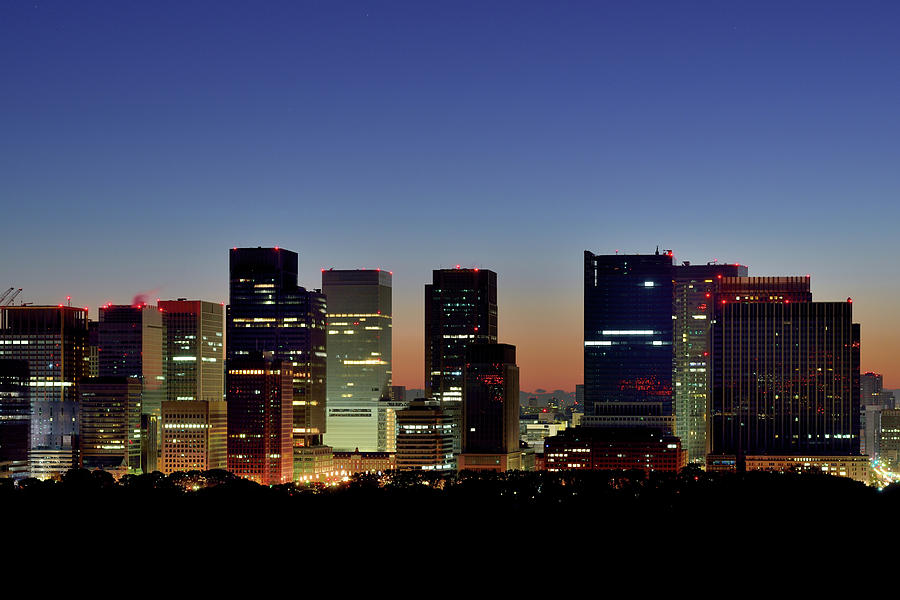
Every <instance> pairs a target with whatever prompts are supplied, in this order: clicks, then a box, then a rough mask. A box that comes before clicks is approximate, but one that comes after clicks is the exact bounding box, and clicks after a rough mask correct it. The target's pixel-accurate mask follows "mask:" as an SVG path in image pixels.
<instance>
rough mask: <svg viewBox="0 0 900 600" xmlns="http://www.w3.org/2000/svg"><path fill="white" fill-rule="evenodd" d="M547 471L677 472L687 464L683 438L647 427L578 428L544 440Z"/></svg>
mask: <svg viewBox="0 0 900 600" xmlns="http://www.w3.org/2000/svg"><path fill="white" fill-rule="evenodd" d="M544 461H545V468H546V470H548V471H607V470H616V471H617V470H630V469H642V470H644V471H647V472H650V471H662V472H670V473H677V472H678V471H680V470H681V469H682V468H684V467H685V466H686V465H687V453H686V452H685V451H684V450H682V448H681V441H680V440H679V439H678V438H677V437H675V436H673V435H666V434H663V433H660V432H658V431H654V430H652V429H648V428H638V427H630V428H627V429H614V428H609V427H603V428H598V427H576V428H572V429H566V430H565V431H563V432H561V433H560V434H559V435H555V436H553V437H548V438H547V439H546V440H544Z"/></svg>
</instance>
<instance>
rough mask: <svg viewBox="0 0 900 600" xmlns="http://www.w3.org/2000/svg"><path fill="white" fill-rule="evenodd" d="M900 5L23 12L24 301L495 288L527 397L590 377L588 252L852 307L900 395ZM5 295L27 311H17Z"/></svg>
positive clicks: (410, 339) (7, 225)
mask: <svg viewBox="0 0 900 600" xmlns="http://www.w3.org/2000/svg"><path fill="white" fill-rule="evenodd" d="M898 23H900V5H898V4H897V3H894V2H849V1H848V2H840V3H838V2H825V1H816V2H813V1H809V2H800V1H795V2H733V1H722V0H719V1H710V2H677V3H675V2H566V3H551V2H542V3H538V2H525V1H522V0H518V1H510V2H501V1H489V2H472V3H465V2H459V1H453V2H446V1H445V2H438V1H429V2H408V3H407V2H371V3H365V2H311V1H310V2H284V3H280V2H266V3H251V2H221V1H219V2H213V1H208V2H91V3H82V2H42V1H40V0H37V1H36V0H32V1H30V2H18V1H15V0H8V1H5V2H2V3H0V207H2V217H0V219H2V221H0V222H2V223H3V224H4V227H3V229H2V236H0V249H2V260H0V288H2V289H6V288H7V287H9V286H13V285H14V286H16V287H23V288H24V291H23V293H22V295H21V296H20V298H19V299H20V300H25V301H31V302H35V303H36V304H41V303H46V304H56V303H58V302H62V301H64V299H65V296H66V295H67V294H71V295H72V297H73V303H74V304H76V305H79V306H89V307H91V312H92V314H96V310H97V306H99V305H100V304H102V303H104V302H107V301H112V302H117V303H127V302H130V301H131V299H132V297H133V296H134V295H135V294H136V293H138V292H142V291H149V292H150V296H151V297H152V298H155V297H162V298H175V297H190V298H202V299H209V300H215V301H227V283H228V262H227V261H228V248H231V247H232V246H275V245H279V246H282V247H285V248H289V249H292V250H295V251H297V252H299V253H300V262H301V283H302V284H303V285H305V286H306V287H319V286H320V285H321V278H320V269H321V268H323V267H335V268H357V267H382V268H387V269H391V270H393V272H394V380H395V383H397V384H399V385H407V386H409V387H421V386H422V378H423V331H422V330H423V312H424V311H423V296H424V290H423V286H424V284H425V283H426V281H428V280H429V279H430V274H431V269H433V268H440V267H450V266H453V265H456V264H457V263H459V264H462V265H465V266H479V267H484V268H491V269H494V270H495V271H497V273H498V281H499V294H500V301H499V302H500V306H499V314H500V327H499V329H500V341H501V342H506V343H512V344H516V345H517V346H518V362H519V367H520V369H521V381H522V389H523V390H533V389H535V388H538V387H543V388H546V389H554V388H563V389H567V390H572V389H574V385H575V384H576V383H580V382H581V379H582V340H583V337H582V330H581V328H582V268H583V265H582V251H583V250H585V249H590V250H592V251H595V252H602V253H611V252H613V251H615V250H616V249H619V250H621V251H623V252H652V251H653V250H654V249H655V248H656V246H657V244H659V245H660V247H661V248H662V249H669V248H671V249H673V250H674V252H675V257H676V259H677V260H679V261H680V260H690V261H692V262H706V261H707V260H712V259H713V258H718V259H720V260H724V261H727V262H741V263H743V264H747V265H749V267H750V274H751V275H804V274H807V273H810V274H812V285H813V294H814V299H816V300H844V299H846V298H847V297H848V296H852V297H853V299H854V304H853V307H854V311H855V316H856V320H857V321H859V322H861V323H862V335H863V338H862V339H863V342H862V353H863V362H862V367H863V369H864V370H876V371H881V372H884V373H885V379H886V382H885V383H886V386H887V387H900V361H898V360H897V358H896V357H897V356H898V355H900V339H898V334H900V311H898V310H897V299H898V298H900V263H898V260H897V258H896V257H894V256H893V244H892V242H893V240H894V239H895V237H896V230H897V227H898V217H900V206H898V199H900V36H898V35H897V27H898ZM0 291H2V290H0Z"/></svg>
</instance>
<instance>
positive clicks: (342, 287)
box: [322, 269, 392, 452]
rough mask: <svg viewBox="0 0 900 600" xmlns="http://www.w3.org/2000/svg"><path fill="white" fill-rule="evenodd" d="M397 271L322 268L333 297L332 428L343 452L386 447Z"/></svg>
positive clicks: (329, 439) (331, 440)
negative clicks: (383, 425) (383, 422)
mask: <svg viewBox="0 0 900 600" xmlns="http://www.w3.org/2000/svg"><path fill="white" fill-rule="evenodd" d="M391 275H392V274H391V273H390V272H389V271H383V270H381V269H374V270H372V269H362V270H351V271H338V270H334V269H329V270H326V271H322V292H323V293H324V294H325V297H326V299H327V301H328V326H327V327H328V329H327V331H328V375H327V390H328V393H327V430H328V433H327V434H326V435H325V442H326V443H327V444H328V445H330V446H332V447H333V448H334V449H335V450H339V451H352V450H354V449H356V448H358V449H359V450H360V451H362V452H383V451H385V447H384V440H383V439H382V440H381V441H379V422H380V419H382V418H383V416H384V412H385V411H383V410H380V404H379V400H381V399H382V398H388V397H390V392H391V326H392V325H391Z"/></svg>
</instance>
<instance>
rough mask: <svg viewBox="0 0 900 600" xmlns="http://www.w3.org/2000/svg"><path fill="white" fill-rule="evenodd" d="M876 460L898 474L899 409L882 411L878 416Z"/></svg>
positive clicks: (899, 445) (899, 456)
mask: <svg viewBox="0 0 900 600" xmlns="http://www.w3.org/2000/svg"><path fill="white" fill-rule="evenodd" d="M879 417H880V419H879V421H880V423H879V424H880V427H879V431H878V434H879V440H878V460H880V461H881V462H882V463H883V464H884V465H885V466H886V467H887V468H888V469H889V470H891V471H893V472H894V473H897V472H900V409H890V408H887V409H884V410H883V411H881V413H880V415H879Z"/></svg>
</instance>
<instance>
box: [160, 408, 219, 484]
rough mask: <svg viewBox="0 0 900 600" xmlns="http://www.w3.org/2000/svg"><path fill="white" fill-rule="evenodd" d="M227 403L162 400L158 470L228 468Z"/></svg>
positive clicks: (165, 471) (167, 471)
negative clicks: (160, 445) (160, 447)
mask: <svg viewBox="0 0 900 600" xmlns="http://www.w3.org/2000/svg"><path fill="white" fill-rule="evenodd" d="M226 406H227V403H226V402H225V401H224V400H193V401H192V400H176V401H171V402H169V401H166V402H163V405H162V434H161V440H160V441H161V444H162V457H161V460H160V471H162V472H163V473H165V474H169V473H174V472H175V471H195V470H196V471H208V470H210V469H227V468H228V452H227V450H228V448H227V445H228V437H227V428H228V413H227V410H226Z"/></svg>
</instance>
